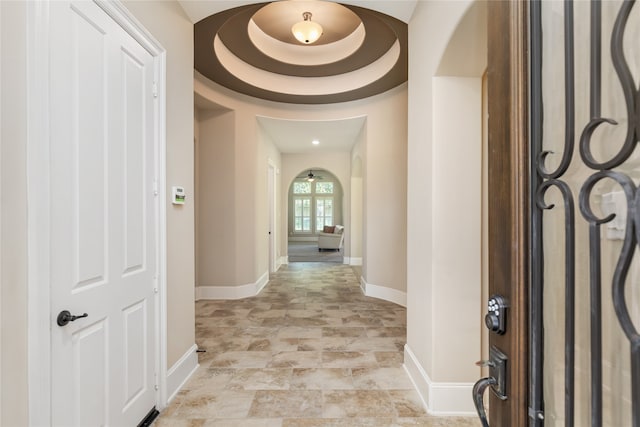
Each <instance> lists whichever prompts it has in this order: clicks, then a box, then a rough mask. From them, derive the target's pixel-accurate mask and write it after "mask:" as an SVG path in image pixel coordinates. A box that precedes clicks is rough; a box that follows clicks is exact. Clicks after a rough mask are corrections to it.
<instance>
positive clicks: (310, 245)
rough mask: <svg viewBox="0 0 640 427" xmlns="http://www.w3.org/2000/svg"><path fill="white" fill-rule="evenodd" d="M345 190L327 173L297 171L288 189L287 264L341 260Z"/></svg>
mask: <svg viewBox="0 0 640 427" xmlns="http://www.w3.org/2000/svg"><path fill="white" fill-rule="evenodd" d="M343 207H344V190H343V188H342V184H341V183H340V180H339V179H338V178H337V177H336V176H335V175H334V174H333V173H331V172H330V171H328V170H326V169H322V168H315V169H314V168H311V169H308V170H303V171H300V173H299V174H298V175H297V176H296V177H295V178H294V180H293V181H292V182H291V184H290V185H289V190H288V203H287V210H288V215H287V217H288V222H287V236H288V251H287V252H288V257H289V262H339V263H342V262H343V259H344V237H345V234H344V223H345V218H344V209H343Z"/></svg>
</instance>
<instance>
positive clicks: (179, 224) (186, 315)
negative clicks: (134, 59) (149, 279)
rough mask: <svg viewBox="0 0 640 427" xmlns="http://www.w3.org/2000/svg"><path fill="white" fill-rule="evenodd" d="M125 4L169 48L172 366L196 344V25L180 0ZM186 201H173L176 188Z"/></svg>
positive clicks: (169, 324) (169, 333) (169, 351)
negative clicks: (178, 204) (181, 187)
mask: <svg viewBox="0 0 640 427" xmlns="http://www.w3.org/2000/svg"><path fill="white" fill-rule="evenodd" d="M125 6H126V7H127V9H129V10H130V11H131V13H133V15H134V16H135V17H136V18H137V19H138V20H139V21H140V22H141V23H142V25H144V26H145V28H147V30H149V32H150V33H151V34H152V35H153V36H154V37H155V38H156V39H157V40H158V41H159V42H160V44H161V45H162V46H163V47H164V48H165V49H166V52H167V54H166V58H167V76H166V81H167V86H166V93H167V112H166V118H167V127H166V130H167V151H166V158H167V181H166V182H167V230H166V231H167V364H168V367H171V366H172V365H173V364H174V363H175V362H176V361H178V360H179V359H180V358H181V357H182V356H183V355H184V354H185V352H186V351H187V350H188V349H189V348H190V347H191V346H193V344H194V343H195V324H194V316H195V315H194V304H193V299H194V284H195V255H194V247H195V242H194V235H195V233H194V228H195V224H194V206H195V203H194V180H193V175H194V166H193V165H194V162H193V146H194V144H193V140H194V138H193V136H194V135H193V110H194V108H193V24H191V22H190V21H189V18H188V17H187V16H186V15H185V13H184V11H183V10H182V8H181V7H180V5H179V4H178V3H177V2H174V1H153V2H150V1H126V2H125ZM173 185H179V186H183V187H184V189H185V192H186V203H185V205H183V206H176V205H172V204H171V186H173Z"/></svg>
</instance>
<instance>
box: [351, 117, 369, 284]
mask: <svg viewBox="0 0 640 427" xmlns="http://www.w3.org/2000/svg"><path fill="white" fill-rule="evenodd" d="M366 141H367V129H366V126H365V127H363V128H362V130H361V131H360V134H359V135H358V139H357V140H356V143H355V145H354V146H353V149H352V150H351V257H352V258H355V259H357V260H359V261H360V262H362V263H363V266H362V271H363V272H366V269H365V266H364V262H365V261H364V260H365V256H364V248H365V247H366V240H367V236H366V235H365V234H364V221H365V217H364V203H365V182H364V176H365V175H366V172H367V161H366Z"/></svg>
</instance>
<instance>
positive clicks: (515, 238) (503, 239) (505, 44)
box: [474, 1, 529, 426]
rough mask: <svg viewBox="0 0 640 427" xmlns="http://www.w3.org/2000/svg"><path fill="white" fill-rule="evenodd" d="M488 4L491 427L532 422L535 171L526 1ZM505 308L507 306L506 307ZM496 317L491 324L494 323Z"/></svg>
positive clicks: (482, 388)
mask: <svg viewBox="0 0 640 427" xmlns="http://www.w3.org/2000/svg"><path fill="white" fill-rule="evenodd" d="M487 6H488V14H487V15H488V19H489V23H488V58H487V64H488V68H487V91H488V95H487V97H488V113H489V119H488V128H489V129H488V138H489V150H488V151H489V152H488V188H489V195H488V197H489V203H488V215H489V235H488V245H489V248H488V249H489V301H488V302H487V308H486V313H487V316H486V318H485V319H486V322H488V323H487V326H491V328H490V330H491V332H490V333H489V353H490V355H489V360H488V362H487V363H488V364H490V365H491V366H490V367H489V372H490V374H491V375H490V376H491V377H494V378H495V380H496V384H490V383H488V382H485V383H484V384H479V385H480V387H476V389H475V390H474V392H476V393H478V394H480V393H482V392H483V391H484V388H485V387H489V388H490V389H491V390H493V391H494V392H491V393H488V395H489V396H490V398H489V408H490V412H489V416H490V425H491V426H525V425H527V410H526V408H527V403H526V402H527V385H528V380H527V354H528V353H527V346H528V340H527V336H528V331H527V323H528V321H527V313H528V309H527V304H528V297H527V283H528V274H529V265H528V256H529V251H528V245H529V240H528V236H529V230H528V223H529V219H528V218H529V203H528V198H529V195H528V194H529V193H528V187H529V175H528V167H527V162H528V142H527V141H528V137H527V132H528V128H527V115H528V113H527V102H528V101H527V85H528V81H527V73H526V70H527V46H526V28H527V27H526V19H527V5H526V3H524V2H519V1H513V2H507V1H495V2H494V1H490V2H488V3H487ZM503 306H504V308H503ZM492 322H493V323H492Z"/></svg>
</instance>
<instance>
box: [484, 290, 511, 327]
mask: <svg viewBox="0 0 640 427" xmlns="http://www.w3.org/2000/svg"><path fill="white" fill-rule="evenodd" d="M508 306H509V305H508V304H507V301H506V300H505V298H504V297H503V296H501V295H493V296H491V298H489V303H488V304H487V314H486V315H485V316H484V324H485V325H487V328H488V329H489V330H490V331H491V332H495V333H496V334H498V335H504V333H505V332H506V331H507V307H508Z"/></svg>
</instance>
